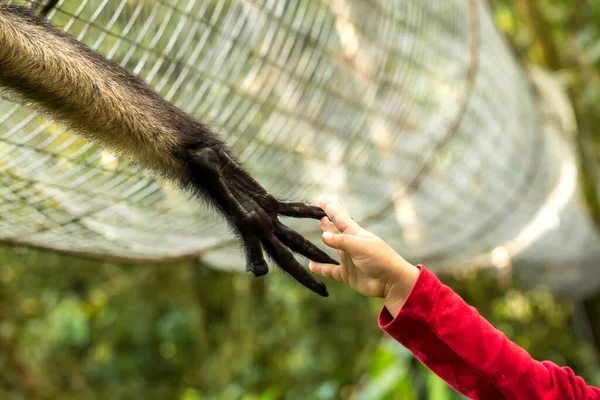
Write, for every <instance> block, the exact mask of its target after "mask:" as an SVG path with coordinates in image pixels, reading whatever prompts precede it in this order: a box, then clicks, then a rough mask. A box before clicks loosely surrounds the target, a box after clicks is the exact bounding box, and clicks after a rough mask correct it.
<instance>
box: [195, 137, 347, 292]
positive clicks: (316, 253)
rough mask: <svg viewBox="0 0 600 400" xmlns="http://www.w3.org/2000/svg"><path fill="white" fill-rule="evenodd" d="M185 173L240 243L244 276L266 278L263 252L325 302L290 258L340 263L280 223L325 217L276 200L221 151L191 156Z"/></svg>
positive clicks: (203, 151) (309, 277)
mask: <svg viewBox="0 0 600 400" xmlns="http://www.w3.org/2000/svg"><path fill="white" fill-rule="evenodd" d="M189 168H190V172H191V175H192V179H193V180H195V181H196V183H197V184H198V185H199V186H201V187H203V188H205V189H206V190H207V193H208V194H209V196H210V197H211V200H212V201H213V202H214V203H216V204H215V205H216V206H217V208H219V209H220V210H221V212H222V213H223V214H224V215H225V216H226V218H227V219H228V220H229V222H230V224H231V225H232V226H233V227H234V229H235V230H236V233H237V235H238V236H239V237H240V240H241V241H242V244H243V247H244V250H245V254H246V270H247V271H251V272H252V273H253V274H254V275H255V276H262V275H265V274H267V272H268V267H267V263H266V262H265V259H264V257H263V249H264V250H265V251H266V252H267V254H269V256H270V257H271V258H272V259H273V260H274V261H275V262H276V263H277V264H278V265H279V266H280V267H281V268H282V269H283V270H284V271H285V272H287V273H288V274H290V275H291V276H292V277H293V278H294V279H296V280H297V281H298V282H299V283H301V284H302V285H303V286H305V287H307V288H308V289H310V290H312V291H313V292H315V293H317V294H319V295H321V296H324V297H326V296H328V293H327V288H326V287H325V285H324V284H323V283H322V282H321V281H319V280H318V279H316V278H315V277H314V276H313V275H312V274H311V273H310V272H309V271H308V270H307V269H305V268H304V267H303V266H302V265H301V264H300V263H299V262H298V261H297V260H296V259H295V257H294V254H293V252H296V253H299V254H301V255H303V256H305V257H307V258H309V259H310V260H313V261H316V262H319V263H327V264H339V263H338V262H337V261H335V260H333V259H332V258H331V257H329V256H328V255H327V254H326V253H325V252H324V251H322V250H321V249H319V248H318V247H317V246H316V245H314V244H312V243H311V242H309V241H308V240H307V239H306V238H304V237H303V236H302V235H300V234H299V233H297V232H296V231H294V230H292V229H290V228H289V227H287V226H285V225H284V224H283V223H282V222H281V221H279V216H280V215H283V216H289V217H295V218H313V219H316V220H320V219H322V218H323V217H325V216H326V214H325V212H324V211H323V209H321V208H320V207H318V206H311V205H307V204H304V203H301V202H286V201H281V200H278V199H276V198H275V197H273V196H272V195H271V194H270V193H268V192H267V191H266V190H265V189H264V188H263V187H262V186H261V185H260V184H259V183H258V182H257V181H256V180H255V179H254V178H252V177H251V176H250V174H249V173H248V172H246V170H244V169H243V168H242V167H241V166H240V164H239V163H238V162H237V161H235V160H234V159H233V158H232V157H231V156H230V155H229V154H228V153H227V152H226V151H225V150H223V149H215V148H210V147H207V148H201V149H197V150H193V151H192V160H191V162H190V165H189Z"/></svg>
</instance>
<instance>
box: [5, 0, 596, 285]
mask: <svg viewBox="0 0 600 400" xmlns="http://www.w3.org/2000/svg"><path fill="white" fill-rule="evenodd" d="M21 4H23V3H21ZM49 18H50V20H51V23H52V24H54V25H56V26H58V27H60V28H62V29H64V30H65V31H66V32H68V33H69V34H71V35H72V36H74V37H75V38H77V39H78V40H80V41H81V42H83V43H85V44H86V45H88V46H89V47H91V48H92V49H93V50H95V51H98V52H100V53H102V54H104V55H105V56H107V57H108V58H109V59H112V60H113V61H115V62H117V63H119V64H120V65H121V66H123V67H125V68H126V69H128V70H130V71H132V72H134V73H136V74H137V75H139V76H140V77H142V78H143V79H144V80H146V81H147V82H148V83H149V84H150V85H152V86H153V87H154V88H155V89H156V90H157V91H158V92H159V93H160V94H161V95H162V96H164V97H165V98H166V99H167V100H169V101H170V102H172V103H173V104H175V105H176V106H178V107H179V108H181V109H182V110H184V111H185V112H188V113H190V114H192V115H194V116H195V117H197V118H198V119H200V120H202V121H204V122H206V123H208V124H209V125H212V126H213V127H214V128H215V130H216V131H218V132H219V133H220V134H221V135H222V136H223V137H224V138H225V139H226V141H227V142H228V143H229V144H230V145H231V147H232V149H233V150H234V152H235V153H236V154H237V156H238V157H239V159H240V160H241V161H242V162H243V163H245V164H246V165H247V166H248V168H249V169H250V171H251V172H252V173H253V174H254V176H255V177H256V178H257V179H258V180H259V181H260V182H261V183H262V184H263V185H264V186H265V188H266V189H267V190H269V191H271V192H272V193H273V194H275V195H276V196H278V197H282V198H287V199H295V200H301V199H304V200H307V201H314V200H315V199H316V198H317V196H318V195H319V194H320V193H322V192H327V193H336V194H338V195H339V196H340V197H341V198H342V201H343V202H344V204H345V205H346V206H347V207H348V209H349V210H350V211H351V212H352V215H353V217H354V218H355V219H356V220H358V221H359V222H360V223H361V224H363V225H364V226H365V227H366V228H367V229H370V230H372V231H374V232H375V233H377V234H378V235H380V236H381V237H383V238H385V239H386V240H387V241H389V242H390V244H391V245H392V246H393V247H394V248H395V249H396V250H397V251H399V252H400V253H401V254H402V255H403V256H405V257H406V258H407V259H408V260H410V261H412V262H420V263H425V264H427V265H428V266H429V267H430V268H431V269H433V270H435V271H443V270H444V271H454V270H459V269H463V268H467V267H480V266H489V265H495V266H497V267H499V268H504V267H507V266H510V265H511V264H514V265H519V266H522V268H521V269H522V270H523V271H524V274H525V276H527V277H529V278H530V279H532V281H534V282H538V283H546V284H548V285H550V286H551V287H552V288H554V289H555V290H562V291H567V292H570V293H571V294H573V295H575V294H582V293H584V292H585V291H586V290H591V289H592V288H594V287H596V285H597V283H598V281H600V274H595V275H594V274H593V271H594V269H595V266H596V260H597V259H598V257H599V256H600V246H598V241H597V237H596V234H595V232H594V230H593V227H592V225H591V223H590V221H589V218H588V217H587V215H586V210H585V207H584V206H583V204H582V202H581V201H579V198H578V196H579V193H578V184H577V168H576V164H577V160H576V155H575V152H574V151H573V149H572V143H573V140H574V134H575V130H576V128H575V126H574V124H573V123H572V117H571V114H570V110H569V106H568V102H567V103H565V101H564V95H563V94H562V92H561V89H560V88H558V87H555V86H552V80H551V79H549V78H548V77H547V76H546V75H544V74H543V73H542V72H539V71H534V73H533V74H532V76H533V78H532V77H530V75H529V74H527V73H526V72H525V71H524V70H523V68H522V67H520V66H519V65H518V63H517V62H516V60H515V59H514V58H513V57H512V56H511V53H510V52H509V51H508V49H507V47H506V46H505V44H504V42H503V40H502V38H501V36H500V34H499V33H498V31H497V30H496V28H495V26H494V23H493V19H492V18H491V14H490V10H489V9H488V8H487V6H486V4H485V3H484V2H483V1H481V0H468V1H465V0H461V1H458V0H453V1H450V0H444V1H441V0H411V1H393V0H368V1H365V0H331V1H321V0H264V1H259V0H228V1H216V0H140V1H124V0H110V1H107V0H64V1H61V2H59V4H58V7H57V8H56V9H55V10H53V11H52V12H51V13H50V15H49ZM549 87H550V88H554V89H553V90H550V89H547V88H549ZM565 104H566V105H565ZM0 172H1V173H0V179H1V180H2V184H1V185H0V191H1V196H0V238H1V240H2V241H4V242H7V243H16V244H23V245H29V246H36V247H41V248H47V249H52V250H56V251H62V252H69V253H75V254H81V255H85V256H89V257H99V258H107V259H117V260H126V261H143V260H153V261H158V260H172V259H183V258H188V257H198V256H200V257H202V259H203V260H205V261H206V262H207V263H208V264H210V265H213V266H215V267H218V268H232V269H239V270H243V268H244V261H243V256H242V254H241V252H240V250H239V248H238V242H237V240H236V239H235V238H233V237H232V235H231V234H230V232H229V231H228V229H227V226H226V224H225V223H224V221H222V220H221V219H220V218H218V217H216V216H215V215H213V214H212V213H211V212H209V211H208V210H206V209H204V208H203V207H202V206H200V205H199V204H197V203H196V202H194V201H192V200H191V197H190V196H189V195H188V194H187V193H185V192H181V191H179V190H177V189H176V188H175V187H173V186H172V185H170V184H169V183H168V182H164V181H161V180H159V179H157V178H155V177H152V176H150V175H148V174H146V173H145V171H142V170H138V169H136V168H133V167H132V166H131V165H130V164H128V163H127V162H125V161H123V160H121V159H118V158H116V157H115V156H113V155H111V154H109V153H107V152H105V151H104V150H102V149H101V148H99V147H97V146H95V145H93V144H92V143H90V142H88V141H86V140H84V139H82V138H81V137H79V136H77V134H76V133H75V132H72V131H69V130H65V129H64V128H63V127H62V126H61V125H60V124H57V123H56V122H55V121H52V120H50V119H48V118H47V117H45V116H43V115H39V114H37V113H36V112H34V111H32V110H31V109H30V108H28V107H27V106H26V105H19V104H16V103H14V102H12V101H11V100H10V99H9V98H6V97H4V98H3V99H2V100H0ZM289 223H290V226H291V227H293V228H295V229H297V230H298V231H300V232H302V233H303V234H304V235H306V236H307V237H308V238H309V239H311V240H312V241H315V242H316V241H318V240H319V237H320V231H319V229H318V225H317V224H315V222H314V221H302V220H293V221H289ZM566 265H568V266H569V267H568V268H567V267H565V266H566ZM584 276H585V278H584Z"/></svg>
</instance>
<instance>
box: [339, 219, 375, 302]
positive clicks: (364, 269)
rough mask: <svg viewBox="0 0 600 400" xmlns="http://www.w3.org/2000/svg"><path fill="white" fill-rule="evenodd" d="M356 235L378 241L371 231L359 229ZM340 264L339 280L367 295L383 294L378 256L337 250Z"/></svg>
mask: <svg viewBox="0 0 600 400" xmlns="http://www.w3.org/2000/svg"><path fill="white" fill-rule="evenodd" d="M356 236H359V237H363V238H365V239H368V240H369V239H370V240H373V241H374V242H375V241H379V240H380V239H379V238H378V237H377V236H375V235H373V234H372V233H371V232H368V231H365V230H361V232H359V233H358V234H357V235H356ZM338 253H339V256H340V260H341V263H340V264H341V265H340V275H341V280H342V282H344V283H345V284H347V285H348V286H350V287H351V288H352V289H354V290H356V291H357V292H359V293H361V294H363V295H365V296H369V297H381V296H383V291H384V284H383V283H382V282H381V276H382V275H383V274H382V271H381V267H380V266H381V261H382V260H380V259H379V258H380V257H373V256H371V255H366V254H352V255H350V254H349V253H347V252H344V251H338Z"/></svg>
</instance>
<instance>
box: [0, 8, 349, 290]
mask: <svg viewBox="0 0 600 400" xmlns="http://www.w3.org/2000/svg"><path fill="white" fill-rule="evenodd" d="M55 3H56V2H55V1H53V0H49V1H46V2H45V3H44V4H42V12H44V13H45V12H47V11H49V8H48V7H50V8H51V6H53V4H55ZM48 4H50V6H48ZM0 91H1V92H3V93H5V94H7V95H9V96H10V97H11V98H14V99H16V100H17V101H19V102H21V103H23V104H26V105H28V106H31V107H34V108H35V109H37V110H40V111H41V112H44V113H46V114H48V115H50V116H51V117H52V118H54V119H56V120H57V121H60V122H61V123H63V124H65V125H66V126H68V127H69V128H71V129H73V130H74V131H75V132H77V133H78V134H80V135H82V136H83V137H86V138H88V139H90V140H92V141H94V142H95V143H97V144H98V145H100V146H102V147H104V148H106V149H108V150H110V151H112V152H114V153H116V154H119V155H120V156H122V157H124V158H126V159H128V160H130V161H131V162H133V163H135V164H136V165H138V166H140V167H143V168H147V169H150V170H152V171H154V172H155V173H156V174H159V175H161V176H163V177H165V178H167V179H170V180H172V181H174V182H176V183H178V184H179V185H180V187H182V188H184V189H188V190H191V191H193V192H194V193H195V194H196V195H197V197H198V198H199V199H201V200H203V201H205V202H206V203H208V204H209V205H212V206H213V207H214V208H216V210H217V211H218V212H220V214H221V215H223V217H224V218H225V219H226V220H227V221H228V223H229V225H230V226H231V227H232V229H233V230H234V232H235V234H236V235H237V236H238V237H239V238H240V241H241V244H242V247H243V249H244V252H245V255H246V270H248V271H251V272H252V273H253V274H254V275H255V276H262V275H265V274H266V273H267V272H268V267H267V263H266V262H265V259H264V257H263V250H264V251H266V253H267V254H268V255H269V256H270V257H271V258H272V259H273V260H274V261H275V263H277V264H278V265H279V266H280V267H281V268H282V269H283V270H284V271H286V272H287V273H289V274H290V275H291V276H292V277H293V278H295V279H296V280H297V281H298V282H300V283H301V284H302V285H303V286H305V287H307V288H309V289H310V290H312V291H314V292H316V293H318V294H320V295H321V296H327V295H328V294H327V289H326V287H325V285H324V284H323V283H322V282H321V281H319V280H318V279H316V278H315V277H314V276H313V275H312V274H311V273H310V272H309V271H308V270H306V269H305V268H304V267H303V266H302V265H301V264H300V263H299V262H298V261H297V260H296V259H295V258H294V255H293V253H292V251H293V252H296V253H299V254H301V255H303V256H305V257H307V258H309V259H311V260H314V261H317V262H322V263H334V264H338V263H337V262H336V261H335V260H333V259H332V258H331V257H329V256H328V255H327V254H326V253H325V252H323V251H322V250H320V249H319V248H318V247H317V246H315V245H314V244H312V243H310V242H309V241H308V240H307V239H305V238H304V237H303V236H301V235H300V234H299V233H297V232H295V231H294V230H292V229H290V228H288V227H287V226H285V225H284V224H283V223H281V222H280V221H279V219H278V216H280V215H284V216H289V217H296V218H313V219H321V218H323V217H325V213H324V212H323V210H321V208H319V207H316V206H311V205H307V204H304V203H301V202H288V201H281V200H278V199H276V198H275V197H273V196H272V195H271V194H269V193H268V192H267V191H266V190H265V189H264V188H263V187H262V186H261V185H260V184H259V183H258V182H257V181H256V180H255V179H254V178H253V177H252V176H251V175H250V174H249V173H248V172H247V170H246V169H245V168H244V167H243V166H242V165H241V164H240V163H239V162H238V161H237V160H236V158H235V157H234V155H233V154H232V151H231V150H230V149H229V147H228V146H227V144H226V143H225V142H224V140H223V139H222V138H221V137H220V136H219V135H217V134H216V133H214V132H213V131H211V129H210V128H209V127H208V126H206V125H205V124H203V123H202V122H200V121H197V120H195V119H194V118H192V117H191V116H190V115H188V114H186V113H184V112H183V111H181V110H179V109H178V108H177V107H175V106H174V105H172V104H171V103H169V102H168V101H166V100H164V99H163V98H162V97H161V96H160V95H159V94H157V93H156V92H155V91H154V90H153V89H152V88H151V87H150V86H149V85H148V84H147V83H146V82H144V81H143V80H142V79H140V78H139V77H137V76H135V75H134V74H132V73H130V72H128V71H127V70H125V69H124V68H122V67H120V66H119V65H117V64H116V63H114V62H112V61H110V60H108V59H106V58H105V57H103V56H102V55H100V54H98V53H96V52H94V51H92V50H91V49H89V48H88V47H86V46H85V45H83V44H81V43H80V42H78V41H76V40H75V39H73V38H72V37H70V36H68V35H67V34H65V33H64V32H62V31H61V30H59V29H56V28H54V27H52V26H51V25H50V24H49V23H48V22H47V21H46V19H45V18H44V17H42V16H41V15H38V14H37V13H36V12H35V11H34V10H32V9H29V8H26V7H21V6H16V5H8V4H5V3H3V2H2V1H1V0H0Z"/></svg>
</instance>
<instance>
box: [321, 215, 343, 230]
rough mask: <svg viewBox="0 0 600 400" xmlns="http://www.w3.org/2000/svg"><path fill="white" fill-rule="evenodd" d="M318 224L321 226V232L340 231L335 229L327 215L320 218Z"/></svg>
mask: <svg viewBox="0 0 600 400" xmlns="http://www.w3.org/2000/svg"><path fill="white" fill-rule="evenodd" d="M319 225H320V226H321V230H322V231H323V232H331V233H340V231H338V230H337V228H336V227H335V225H333V223H332V222H331V221H330V220H329V218H327V217H323V218H321V221H320V224H319Z"/></svg>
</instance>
